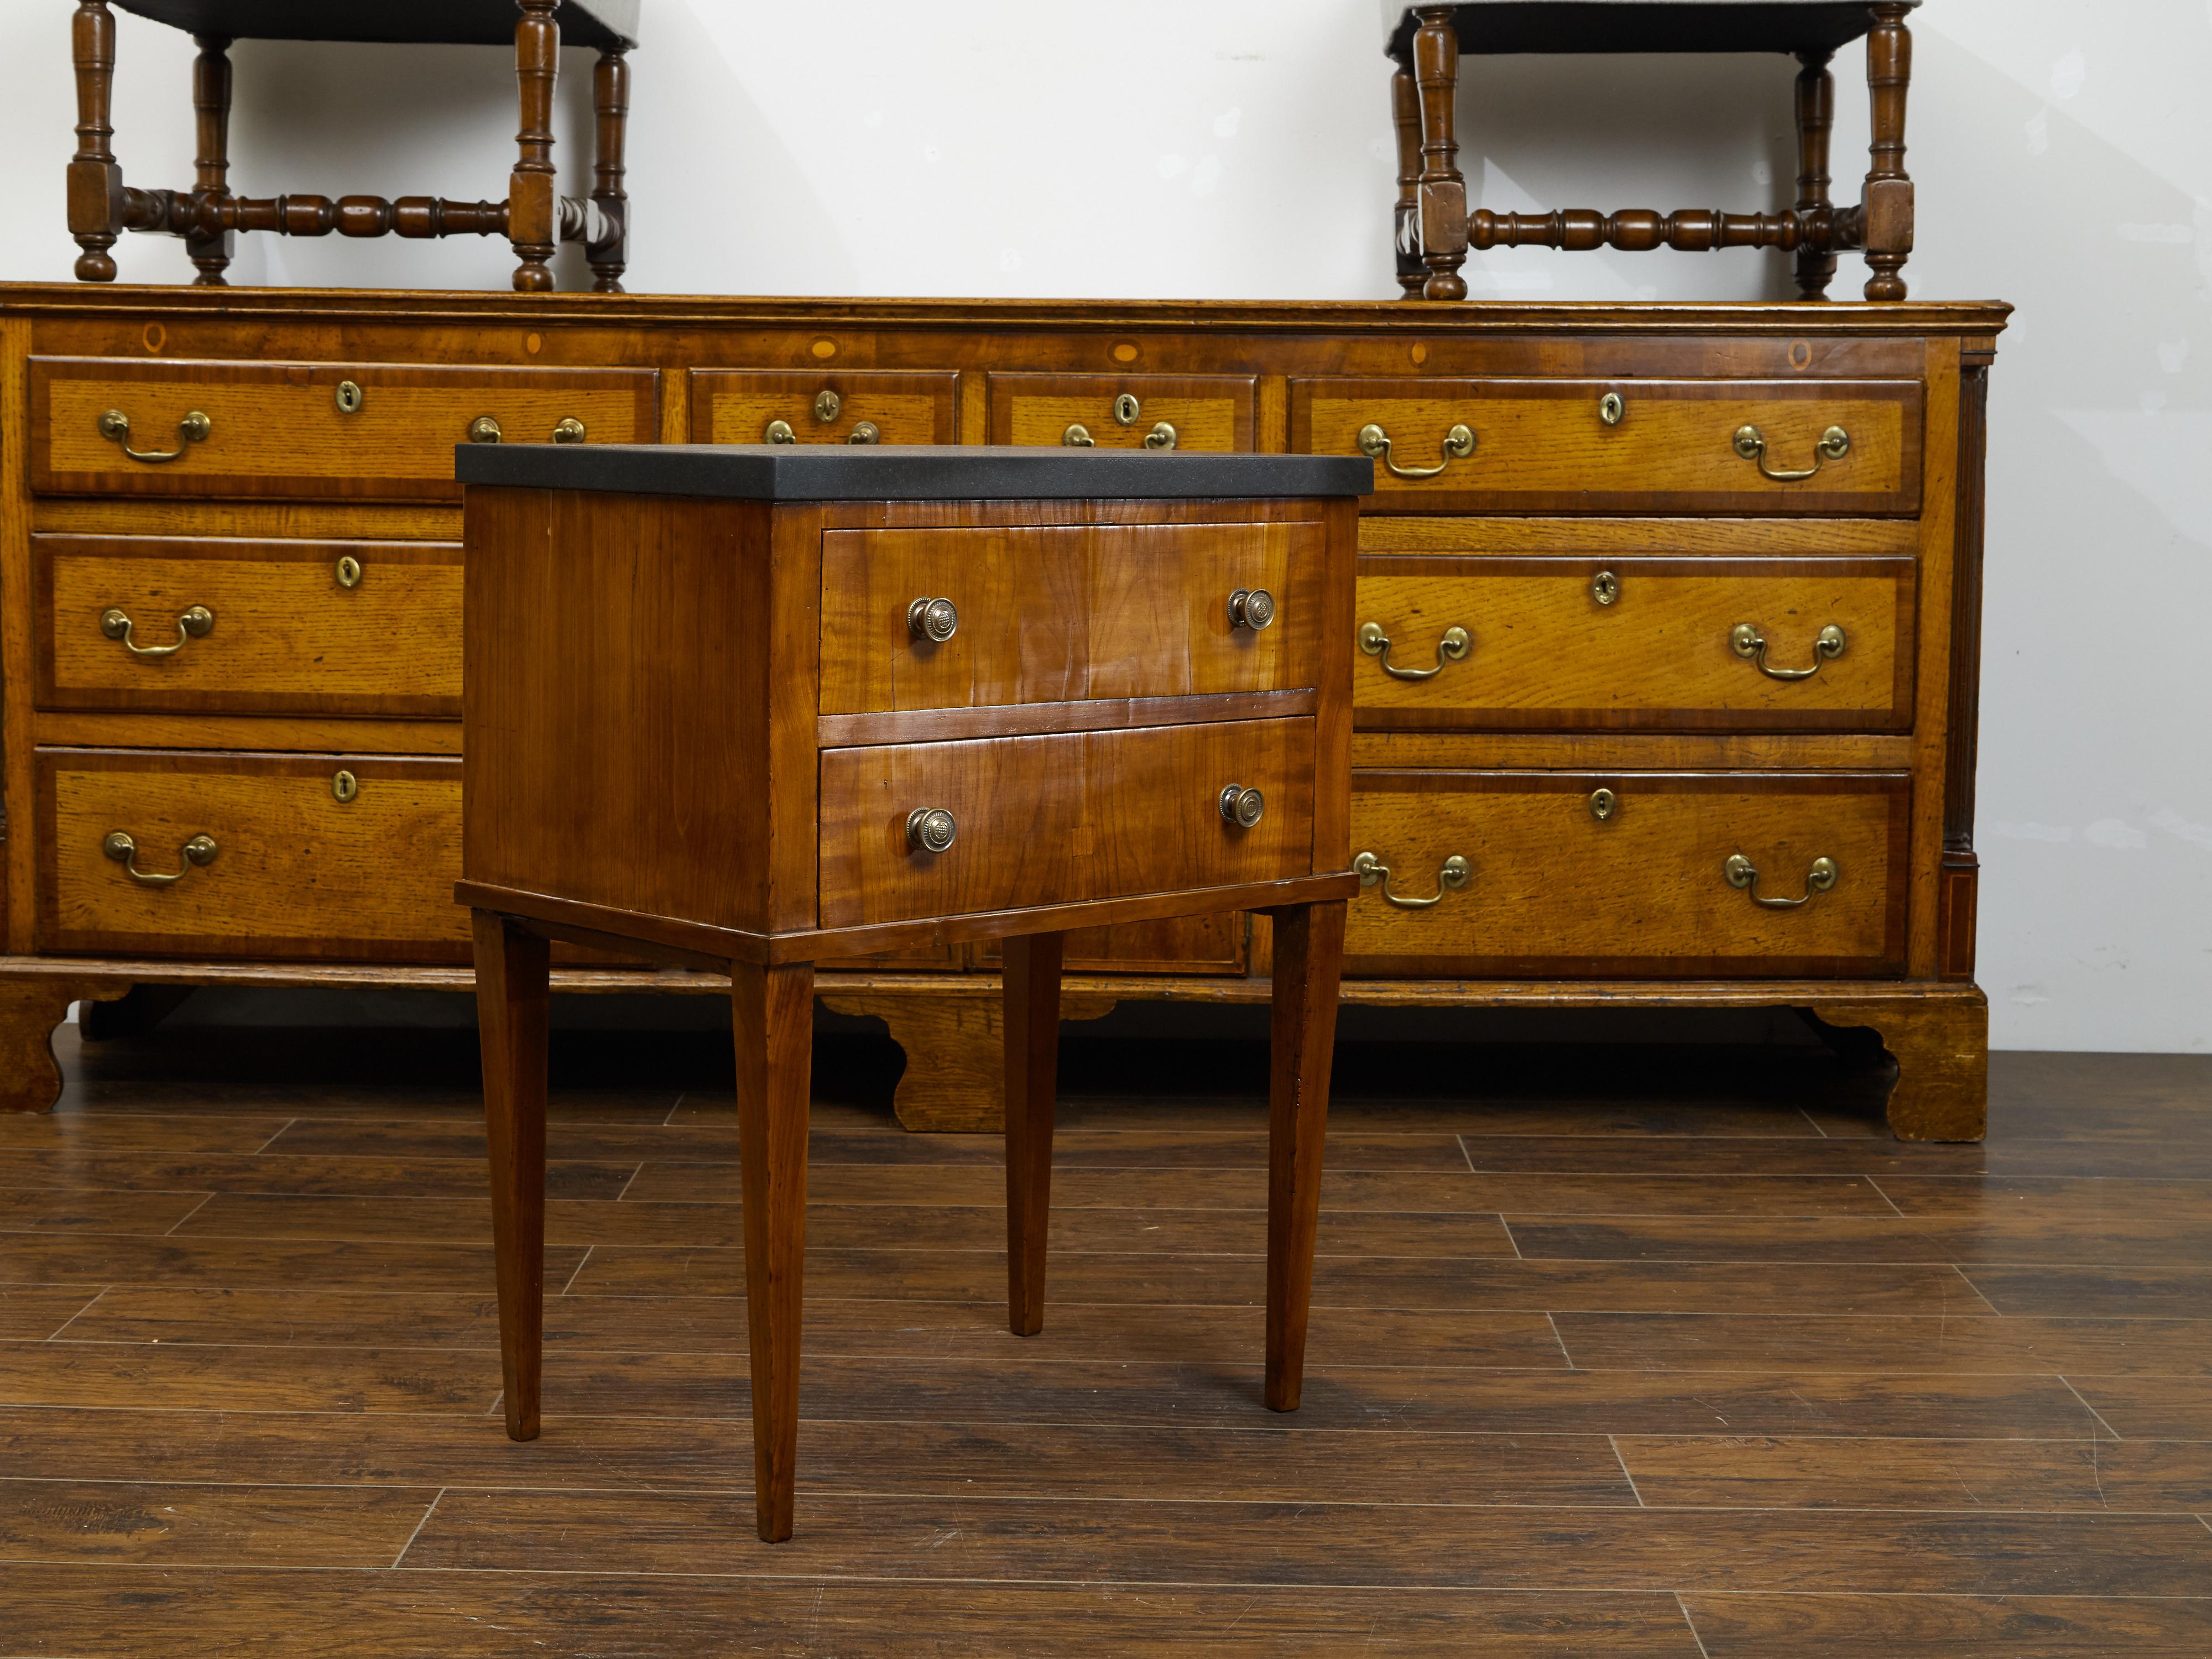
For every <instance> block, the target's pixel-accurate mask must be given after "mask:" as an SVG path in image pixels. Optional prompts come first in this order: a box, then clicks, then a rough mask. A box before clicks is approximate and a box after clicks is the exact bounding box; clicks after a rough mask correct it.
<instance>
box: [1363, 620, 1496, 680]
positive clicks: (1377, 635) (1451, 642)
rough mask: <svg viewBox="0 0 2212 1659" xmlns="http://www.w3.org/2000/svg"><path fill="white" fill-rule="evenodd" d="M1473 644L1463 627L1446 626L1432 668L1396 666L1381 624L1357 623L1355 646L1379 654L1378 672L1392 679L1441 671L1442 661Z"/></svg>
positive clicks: (1425, 677)
mask: <svg viewBox="0 0 2212 1659" xmlns="http://www.w3.org/2000/svg"><path fill="white" fill-rule="evenodd" d="M1473 647H1474V639H1473V638H1472V636H1470V635H1468V631H1467V629H1464V628H1447V629H1444V632H1443V638H1442V639H1440V640H1438V641H1437V665H1436V666H1435V667H1434V668H1400V667H1397V666H1396V665H1394V664H1393V663H1392V662H1391V660H1390V636H1389V635H1388V634H1385V633H1384V632H1383V624H1382V623H1360V624H1359V648H1360V649H1361V650H1362V651H1364V652H1365V653H1367V654H1368V655H1369V656H1370V657H1380V658H1381V659H1383V672H1384V673H1386V674H1388V675H1389V677H1390V678H1392V679H1394V680H1432V679H1434V678H1436V677H1437V675H1439V674H1441V673H1443V671H1444V665H1445V664H1446V663H1448V662H1458V661H1461V660H1462V659H1464V658H1465V657H1466V655H1467V653H1468V651H1469V650H1470V649H1472V648H1473Z"/></svg>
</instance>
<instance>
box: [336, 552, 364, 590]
mask: <svg viewBox="0 0 2212 1659" xmlns="http://www.w3.org/2000/svg"><path fill="white" fill-rule="evenodd" d="M338 586H340V587H359V586H361V561H360V560H359V559H356V557H354V556H353V555H352V554H350V553H349V554H347V555H346V556H344V557H343V558H342V559H340V560H339V561H338Z"/></svg>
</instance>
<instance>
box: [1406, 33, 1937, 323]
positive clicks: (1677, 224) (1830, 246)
mask: <svg viewBox="0 0 2212 1659" xmlns="http://www.w3.org/2000/svg"><path fill="white" fill-rule="evenodd" d="M1919 3H1920V0H1471V3H1463V4H1458V5H1443V6H1400V5H1397V4H1395V3H1386V4H1385V7H1384V11H1383V16H1384V21H1385V23H1386V24H1387V25H1388V26H1389V29H1390V34H1389V54H1390V57H1391V58H1392V59H1393V60H1394V61H1395V63H1396V64H1397V65H1398V72H1397V74H1396V76H1395V77H1393V81H1392V88H1391V94H1392V112H1393V115H1394V118H1395V122H1396V125H1397V129H1398V212H1397V242H1398V286H1399V287H1400V288H1401V289H1404V290H1405V297H1406V298H1407V299H1409V300H1412V299H1427V300H1463V299H1465V298H1466V297H1467V283H1466V281H1465V280H1464V279H1463V278H1462V276H1460V274H1459V271H1460V266H1461V265H1462V264H1464V263H1465V262H1466V259H1467V252H1468V248H1470V247H1475V248H1491V247H1521V246H1538V247H1559V248H1577V249H1581V248H1596V247H1616V248H1620V249H1623V250H1626V251H1630V252H1641V251H1643V250H1644V249H1648V248H1656V247H1672V248H1682V249H1686V250H1689V251H1692V252H1709V251H1711V250H1713V249H1717V248H1723V247H1778V248H1781V249H1784V250H1785V251H1789V252H1795V253H1796V256H1797V286H1798V288H1799V289H1800V290H1802V293H1803V295H1805V297H1806V298H1808V299H1814V300H1817V299H1824V298H1826V295H1827V291H1828V284H1829V283H1830V281H1831V280H1832V279H1833V277H1834V276H1835V274H1836V255H1837V254H1838V252H1844V251H1845V250H1849V249H1860V250H1863V251H1864V252H1865V254H1866V262H1867V264H1868V266H1869V269H1870V270H1872V272H1873V275H1872V276H1871V277H1870V278H1869V281H1868V283H1867V285H1866V297H1867V298H1868V299H1869V300H1902V299H1904V298H1905V279H1904V278H1903V276H1900V275H1899V272H1900V271H1902V270H1904V268H1905V258H1906V257H1907V256H1908V255H1909V254H1911V252H1912V181H1911V179H1909V178H1907V177H1906V176H1905V89H1906V87H1907V85H1908V84H1909V83H1910V82H1911V77H1912V36H1911V32H1910V31H1909V30H1907V29H1906V27H1905V16H1906V15H1907V14H1908V13H1909V12H1911V10H1912V9H1913V8H1914V7H1915V6H1917V5H1918V4H1919ZM1861 35H1864V36H1865V37H1866V42H1867V86H1868V88H1869V92H1870V93H1871V94H1872V96H1873V100H1874V142H1873V144H1872V146H1871V152H1872V166H1871V167H1869V170H1868V172H1867V179H1866V194H1865V197H1864V199H1863V201H1862V202H1861V204H1859V205H1858V206H1857V207H1849V208H1839V207H1837V206H1836V205H1834V204H1833V203H1832V201H1831V200H1830V199H1829V196H1828V186H1829V184H1830V182H1831V180H1830V179H1829V176H1828V136H1829V133H1830V131H1831V130H1832V128H1833V126H1834V125H1835V107H1836V83H1835V78H1834V77H1833V76H1832V75H1830V74H1829V72H1828V61H1829V59H1830V58H1833V57H1834V56H1835V54H1836V52H1837V51H1838V49H1839V48H1841V47H1843V46H1847V45H1849V44H1850V42H1851V41H1853V40H1857V39H1858V38H1859V37H1860V36H1861ZM1461 52H1481V53H1507V52H1786V53H1789V54H1790V56H1792V57H1794V58H1796V59H1797V61H1798V62H1799V63H1800V64H1802V65H1803V66H1804V67H1803V72H1802V73H1801V74H1800V75H1799V76H1798V77H1797V157H1798V166H1797V204H1796V206H1795V207H1794V208H1789V209H1785V210H1783V211H1782V212H1780V213H1723V212H1719V211H1717V210H1710V209H1705V208H1692V209H1688V210H1684V211H1681V212H1678V213H1668V214H1661V213H1655V212H1650V211H1645V210H1638V209H1631V210H1623V211H1621V212H1619V213H1610V214H1607V213H1597V212H1594V211H1591V210H1587V209H1581V208H1570V209H1567V210H1564V211H1561V212H1556V213H1546V214H1520V213H1492V212H1491V211H1490V210H1487V209H1479V210H1477V211H1476V212H1475V213H1474V215H1473V216H1472V217H1470V216H1468V210H1467V185H1466V183H1465V181H1464V180H1463V179H1462V178H1461V177H1460V172H1459V166H1458V160H1457V158H1458V155H1459V144H1458V143H1457V141H1456V140H1455V137H1454V136H1453V132H1452V100H1453V95H1454V94H1455V91H1456V89H1457V87H1458V82H1459V55H1460V53H1461Z"/></svg>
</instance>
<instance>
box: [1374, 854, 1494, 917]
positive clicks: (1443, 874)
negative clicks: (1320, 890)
mask: <svg viewBox="0 0 2212 1659" xmlns="http://www.w3.org/2000/svg"><path fill="white" fill-rule="evenodd" d="M1352 868H1353V869H1354V870H1356V871H1358V872H1359V884H1360V885H1361V886H1362V887H1380V888H1381V889H1382V890H1383V902H1384V903H1385V904H1392V905H1395V906H1396V907H1397V908H1399V909H1401V910H1426V909H1428V908H1431V906H1433V905H1438V904H1442V903H1443V902H1444V895H1445V894H1446V893H1456V892H1457V891H1459V890H1460V889H1461V888H1462V887H1464V886H1466V885H1467V884H1468V882H1469V881H1471V880H1473V879H1474V866H1471V865H1469V864H1468V861H1467V860H1465V859H1463V858H1462V857H1461V856H1460V855H1459V854H1457V853H1454V854H1452V855H1451V856H1450V857H1449V858H1448V859H1446V860H1444V861H1443V863H1442V864H1441V865H1439V866H1437V896H1435V897H1434V898H1401V897H1399V896H1398V895H1397V894H1395V893H1394V892H1392V891H1391V890H1390V866H1389V865H1387V864H1385V863H1383V860H1381V859H1378V858H1376V856H1375V854H1372V853H1362V854H1360V855H1359V856H1358V858H1356V859H1354V860H1352Z"/></svg>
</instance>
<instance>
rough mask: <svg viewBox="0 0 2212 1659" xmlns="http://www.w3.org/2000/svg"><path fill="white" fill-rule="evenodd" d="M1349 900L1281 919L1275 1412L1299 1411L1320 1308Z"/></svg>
mask: <svg viewBox="0 0 2212 1659" xmlns="http://www.w3.org/2000/svg"><path fill="white" fill-rule="evenodd" d="M1344 911H1345V904H1344V901H1343V900H1341V899H1337V900H1334V901H1332V902H1328V903H1326V904H1300V905H1293V906H1291V907H1290V908H1286V909H1281V910H1277V911H1274V912H1273V916H1274V920H1275V965H1274V1006H1273V1016H1272V1018H1271V1021H1270V1024H1269V1028H1268V1040H1269V1043H1270V1046H1271V1048H1272V1068H1273V1069H1272V1074H1271V1076H1270V1079H1269V1082H1268V1087H1267V1408H1268V1410H1270V1411H1278V1412H1294V1411H1296V1410H1297V1408H1298V1392H1299V1389H1300V1386H1301V1384H1302V1383H1304V1378H1305V1364H1306V1310H1307V1309H1308V1307H1309V1305H1310V1304H1311V1303H1312V1301H1313V1264H1314V1231H1315V1229H1316V1226H1317V1225H1319V1223H1320V1220H1321V1148H1322V1132H1323V1131H1324V1129H1325V1128H1326V1127H1328V1068H1329V1062H1330V1060H1332V1059H1334V1055H1335V1052H1336V993H1337V981H1338V980H1339V979H1340V977H1341V976H1342V974H1343V971H1344Z"/></svg>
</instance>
